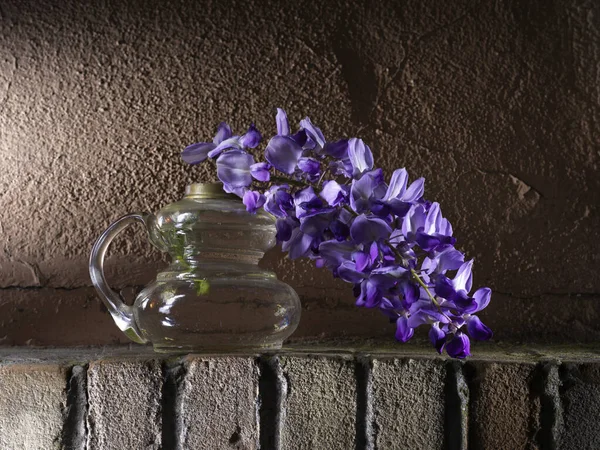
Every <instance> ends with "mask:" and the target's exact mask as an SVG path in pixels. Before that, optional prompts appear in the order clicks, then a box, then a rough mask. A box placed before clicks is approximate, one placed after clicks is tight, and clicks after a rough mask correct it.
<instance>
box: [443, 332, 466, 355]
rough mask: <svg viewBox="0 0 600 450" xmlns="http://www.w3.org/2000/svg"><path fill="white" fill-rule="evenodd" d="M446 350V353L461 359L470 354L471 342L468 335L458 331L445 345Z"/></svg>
mask: <svg viewBox="0 0 600 450" xmlns="http://www.w3.org/2000/svg"><path fill="white" fill-rule="evenodd" d="M446 351H447V352H448V355H450V356H452V357H453V358H461V359H462V358H466V357H467V356H470V355H471V342H470V341H469V337H468V336H467V335H466V334H464V333H461V332H460V331H459V332H458V333H456V335H455V336H454V338H452V340H451V341H450V342H448V344H447V345H446Z"/></svg>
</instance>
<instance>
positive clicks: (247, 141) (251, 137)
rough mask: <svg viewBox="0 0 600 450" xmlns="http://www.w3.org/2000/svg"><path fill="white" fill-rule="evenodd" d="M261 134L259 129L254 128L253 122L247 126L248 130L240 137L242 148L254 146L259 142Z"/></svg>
mask: <svg viewBox="0 0 600 450" xmlns="http://www.w3.org/2000/svg"><path fill="white" fill-rule="evenodd" d="M261 140H262V135H261V134H260V131H258V130H257V129H256V127H255V126H254V124H253V123H251V124H250V127H248V131H247V132H246V134H244V135H243V136H242V137H241V138H240V143H241V144H242V147H243V148H255V147H257V146H258V144H260V141H261Z"/></svg>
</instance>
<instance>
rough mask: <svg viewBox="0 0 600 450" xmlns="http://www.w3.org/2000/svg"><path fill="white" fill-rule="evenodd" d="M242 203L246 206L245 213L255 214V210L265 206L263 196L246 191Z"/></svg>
mask: <svg viewBox="0 0 600 450" xmlns="http://www.w3.org/2000/svg"><path fill="white" fill-rule="evenodd" d="M242 202H243V203H244V205H245V206H246V211H248V212H249V213H251V214H256V210H257V209H258V208H260V207H261V206H262V205H264V204H265V196H264V195H262V194H261V193H260V192H255V191H246V193H245V194H244V197H243V198H242Z"/></svg>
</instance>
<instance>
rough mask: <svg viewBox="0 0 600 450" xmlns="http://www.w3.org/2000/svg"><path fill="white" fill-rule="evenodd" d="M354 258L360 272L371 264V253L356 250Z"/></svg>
mask: <svg viewBox="0 0 600 450" xmlns="http://www.w3.org/2000/svg"><path fill="white" fill-rule="evenodd" d="M352 259H354V263H355V265H356V270H358V271H359V272H364V271H365V269H366V268H367V266H368V265H369V262H370V261H369V255H367V254H366V253H365V252H360V251H359V252H354V253H353V254H352Z"/></svg>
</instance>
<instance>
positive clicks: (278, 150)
mask: <svg viewBox="0 0 600 450" xmlns="http://www.w3.org/2000/svg"><path fill="white" fill-rule="evenodd" d="M301 155H302V147H300V145H298V143H297V142H295V141H294V140H293V139H291V138H289V137H287V136H275V137H273V138H272V139H271V140H270V141H269V143H268V144H267V148H266V150H265V157H266V158H267V161H269V163H271V165H272V166H273V167H275V168H276V169H277V170H279V171H280V172H283V173H287V174H292V173H294V170H295V169H296V163H297V162H298V158H300V156H301Z"/></svg>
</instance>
